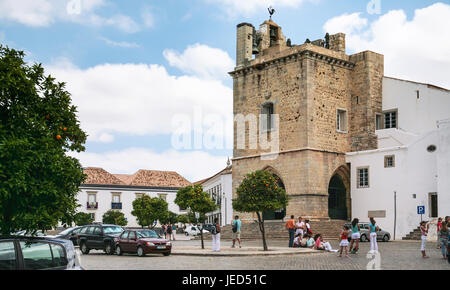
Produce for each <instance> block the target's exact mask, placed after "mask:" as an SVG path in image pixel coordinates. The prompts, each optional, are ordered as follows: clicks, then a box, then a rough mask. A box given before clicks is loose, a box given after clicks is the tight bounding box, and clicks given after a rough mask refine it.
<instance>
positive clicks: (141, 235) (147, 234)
mask: <svg viewBox="0 0 450 290" xmlns="http://www.w3.org/2000/svg"><path fill="white" fill-rule="evenodd" d="M136 233H137V236H138V238H155V239H157V238H159V236H158V234H157V233H155V232H154V231H138V232H136Z"/></svg>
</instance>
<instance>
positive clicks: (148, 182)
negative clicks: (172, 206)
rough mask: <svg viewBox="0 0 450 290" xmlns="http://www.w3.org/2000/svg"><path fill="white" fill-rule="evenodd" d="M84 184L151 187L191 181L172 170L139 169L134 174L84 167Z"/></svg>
mask: <svg viewBox="0 0 450 290" xmlns="http://www.w3.org/2000/svg"><path fill="white" fill-rule="evenodd" d="M84 173H85V174H86V175H87V176H88V177H87V179H86V181H85V182H84V184H102V185H128V186H153V187H185V186H188V185H191V183H190V182H189V181H188V180H187V179H185V178H184V177H182V176H181V175H179V174H178V173H176V172H174V171H157V170H142V169H141V170H139V171H138V172H136V173H134V174H111V173H109V172H107V171H106V170H104V169H102V168H91V167H90V168H86V169H84Z"/></svg>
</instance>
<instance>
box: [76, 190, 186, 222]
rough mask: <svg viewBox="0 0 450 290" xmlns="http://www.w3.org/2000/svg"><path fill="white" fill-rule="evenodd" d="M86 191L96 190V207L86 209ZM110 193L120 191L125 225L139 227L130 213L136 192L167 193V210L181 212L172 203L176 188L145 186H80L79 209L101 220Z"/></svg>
mask: <svg viewBox="0 0 450 290" xmlns="http://www.w3.org/2000/svg"><path fill="white" fill-rule="evenodd" d="M88 192H96V194H97V202H98V209H87V206H86V205H87V201H88ZM112 193H121V197H120V199H121V202H122V210H120V211H121V212H123V213H124V215H125V218H127V220H128V224H127V227H139V225H138V224H137V222H136V217H135V216H133V215H132V214H131V211H132V210H133V201H134V200H135V199H136V193H144V194H147V195H149V196H151V197H159V196H158V194H167V197H166V201H167V203H168V204H169V210H170V211H172V212H174V213H176V214H180V213H185V212H181V211H180V209H179V207H178V206H177V205H176V204H175V203H174V201H175V198H176V194H177V190H176V189H173V190H167V189H146V188H138V187H136V188H107V187H87V186H84V187H81V188H80V192H79V193H78V195H77V200H78V203H79V204H80V205H81V207H79V208H78V210H79V211H81V212H85V213H95V222H102V218H103V214H104V213H106V212H107V211H108V210H110V209H111V203H112Z"/></svg>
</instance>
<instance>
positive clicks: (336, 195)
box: [328, 174, 348, 220]
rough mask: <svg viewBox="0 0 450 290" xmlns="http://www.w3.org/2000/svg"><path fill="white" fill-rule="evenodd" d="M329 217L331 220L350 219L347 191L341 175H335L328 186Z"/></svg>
mask: <svg viewBox="0 0 450 290" xmlns="http://www.w3.org/2000/svg"><path fill="white" fill-rule="evenodd" d="M328 215H329V216H330V218H331V219H339V220H346V219H347V218H348V208H347V189H346V187H345V184H344V181H343V180H342V178H341V176H340V175H339V174H335V175H333V177H332V178H331V180H330V184H329V186H328Z"/></svg>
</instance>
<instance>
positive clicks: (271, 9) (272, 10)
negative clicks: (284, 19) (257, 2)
mask: <svg viewBox="0 0 450 290" xmlns="http://www.w3.org/2000/svg"><path fill="white" fill-rule="evenodd" d="M267 10H268V11H269V14H270V20H272V15H274V14H275V9H273V8H272V6H270V7H269V8H267Z"/></svg>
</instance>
